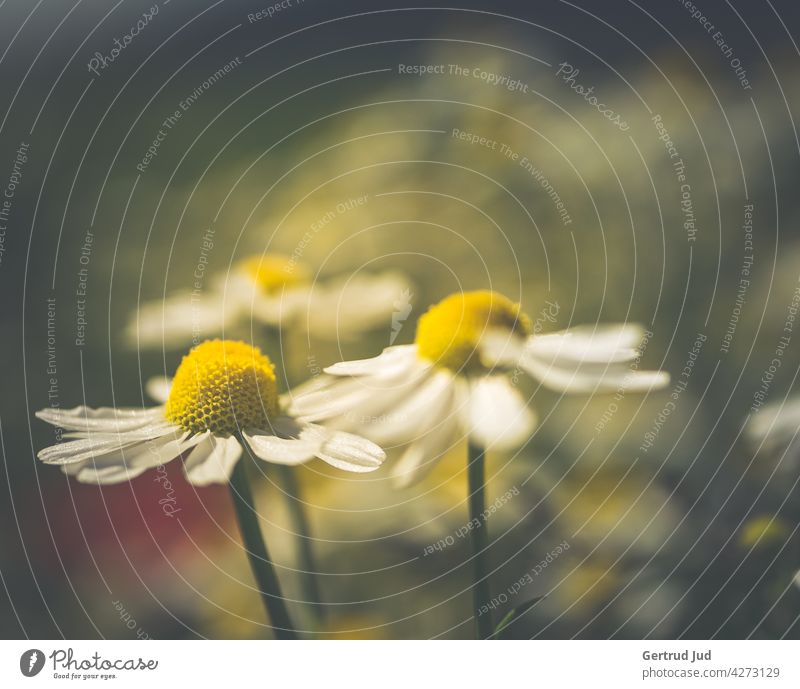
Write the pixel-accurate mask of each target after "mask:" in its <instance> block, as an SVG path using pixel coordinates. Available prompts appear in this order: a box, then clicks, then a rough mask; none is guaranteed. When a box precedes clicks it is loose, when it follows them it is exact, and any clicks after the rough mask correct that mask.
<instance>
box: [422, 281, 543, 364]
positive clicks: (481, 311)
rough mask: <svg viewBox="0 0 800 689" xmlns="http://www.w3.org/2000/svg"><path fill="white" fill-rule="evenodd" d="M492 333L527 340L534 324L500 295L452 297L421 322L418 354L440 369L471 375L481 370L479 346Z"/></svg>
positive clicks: (488, 292) (468, 293) (477, 293)
mask: <svg viewBox="0 0 800 689" xmlns="http://www.w3.org/2000/svg"><path fill="white" fill-rule="evenodd" d="M492 330H502V331H504V332H513V333H518V334H519V335H520V336H523V337H527V336H528V335H530V334H531V323H530V319H529V318H528V317H527V316H526V315H525V314H524V313H522V311H521V310H520V305H519V304H515V303H514V302H513V301H511V300H510V299H508V298H507V297H504V296H503V295H502V294H499V293H497V292H490V291H488V290H481V291H477V292H464V293H459V294H451V295H450V296H449V297H447V298H446V299H443V300H442V301H440V302H439V303H438V304H436V305H434V306H432V307H431V308H430V309H428V312H427V313H425V314H424V315H423V316H422V317H421V318H420V319H419V323H418V325H417V337H416V344H417V351H418V353H419V355H420V356H421V357H422V358H424V359H428V360H430V361H433V362H434V363H436V364H437V365H439V366H443V367H444V368H449V369H451V370H453V371H464V372H469V371H470V370H473V369H476V368H479V367H480V366H481V361H480V356H479V352H478V345H479V344H480V340H481V337H482V336H483V335H484V334H486V333H487V332H491V331H492Z"/></svg>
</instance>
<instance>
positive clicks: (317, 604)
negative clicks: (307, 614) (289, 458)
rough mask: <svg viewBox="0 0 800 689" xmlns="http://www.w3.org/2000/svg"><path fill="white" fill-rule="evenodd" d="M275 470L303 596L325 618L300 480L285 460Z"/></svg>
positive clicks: (318, 614) (319, 617)
mask: <svg viewBox="0 0 800 689" xmlns="http://www.w3.org/2000/svg"><path fill="white" fill-rule="evenodd" d="M275 471H276V473H277V475H278V480H279V481H280V483H281V487H282V488H283V492H284V493H285V494H286V503H287V509H288V512H289V521H290V523H291V526H292V530H293V531H294V532H295V533H296V534H297V541H298V556H299V560H300V569H301V570H302V572H301V574H300V585H301V587H302V591H303V598H304V599H305V600H306V602H307V603H309V604H310V605H311V606H312V609H313V610H314V614H315V616H316V617H317V619H318V620H321V619H323V618H324V615H325V608H324V607H323V606H322V595H321V593H320V590H319V583H318V582H317V576H316V571H317V567H316V563H315V561H314V552H313V549H312V547H311V527H310V525H309V523H308V517H307V516H306V511H305V509H304V508H303V499H302V496H301V495H300V482H299V481H298V480H297V469H296V467H291V466H287V465H285V464H276V465H275Z"/></svg>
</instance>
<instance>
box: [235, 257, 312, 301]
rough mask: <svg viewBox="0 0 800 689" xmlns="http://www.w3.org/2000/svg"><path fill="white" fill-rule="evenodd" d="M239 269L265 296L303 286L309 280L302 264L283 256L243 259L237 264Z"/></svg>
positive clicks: (305, 267)
mask: <svg viewBox="0 0 800 689" xmlns="http://www.w3.org/2000/svg"><path fill="white" fill-rule="evenodd" d="M239 269H240V270H242V272H244V273H245V274H246V275H247V276H248V277H249V278H250V279H251V280H253V282H255V283H256V284H257V285H258V286H259V287H260V288H261V289H262V290H263V291H264V292H266V293H267V294H274V293H276V292H280V291H281V289H283V288H284V287H296V286H297V285H304V284H306V283H308V282H309V281H310V279H311V273H310V271H309V269H308V267H307V266H306V265H305V264H304V263H301V262H299V261H298V260H296V259H295V258H293V257H292V256H284V255H283V254H264V255H263V256H251V257H250V258H245V259H244V260H242V261H240V262H239Z"/></svg>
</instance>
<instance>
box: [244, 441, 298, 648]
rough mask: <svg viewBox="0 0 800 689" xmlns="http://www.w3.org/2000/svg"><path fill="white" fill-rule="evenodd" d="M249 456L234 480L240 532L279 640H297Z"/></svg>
mask: <svg viewBox="0 0 800 689" xmlns="http://www.w3.org/2000/svg"><path fill="white" fill-rule="evenodd" d="M240 442H242V445H243V447H245V448H246V447H247V445H245V444H244V439H243V438H240ZM246 457H247V453H246V451H245V456H243V457H242V458H241V459H240V460H239V461H238V462H236V467H235V468H234V470H233V475H232V476H231V481H230V489H231V498H232V499H233V506H234V508H235V511H236V518H237V519H238V521H239V530H240V531H241V532H242V540H243V541H244V547H245V549H246V550H247V557H248V559H249V560H250V567H251V568H252V570H253V576H254V577H255V580H256V583H257V584H258V588H259V590H260V592H261V600H262V601H263V603H264V607H265V608H266V610H267V615H268V616H269V620H270V622H271V623H272V628H273V631H274V633H275V637H276V638H278V639H296V638H297V634H296V633H295V631H294V626H293V625H292V621H291V619H290V618H289V611H288V610H287V609H286V604H285V603H284V600H283V596H282V595H281V585H280V582H279V581H278V576H277V575H276V574H275V569H274V568H273V567H272V561H271V560H270V557H269V551H268V550H267V543H266V541H265V540H264V536H263V534H262V533H261V526H260V525H259V523H258V516H257V513H256V510H255V504H254V502H253V493H252V491H251V490H250V483H249V481H248V479H247V467H246V464H245V462H246Z"/></svg>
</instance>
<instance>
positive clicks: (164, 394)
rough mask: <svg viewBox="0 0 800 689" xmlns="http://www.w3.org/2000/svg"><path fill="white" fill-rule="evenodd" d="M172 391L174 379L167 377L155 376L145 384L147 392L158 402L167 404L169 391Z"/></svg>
mask: <svg viewBox="0 0 800 689" xmlns="http://www.w3.org/2000/svg"><path fill="white" fill-rule="evenodd" d="M171 389H172V378H167V377H165V376H155V377H153V378H151V379H150V380H148V381H147V383H146V384H145V392H147V394H148V395H149V396H150V398H151V399H154V400H155V401H156V402H160V403H161V404H165V403H166V401H167V400H168V399H169V391H170V390H171Z"/></svg>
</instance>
